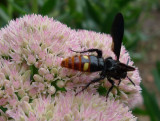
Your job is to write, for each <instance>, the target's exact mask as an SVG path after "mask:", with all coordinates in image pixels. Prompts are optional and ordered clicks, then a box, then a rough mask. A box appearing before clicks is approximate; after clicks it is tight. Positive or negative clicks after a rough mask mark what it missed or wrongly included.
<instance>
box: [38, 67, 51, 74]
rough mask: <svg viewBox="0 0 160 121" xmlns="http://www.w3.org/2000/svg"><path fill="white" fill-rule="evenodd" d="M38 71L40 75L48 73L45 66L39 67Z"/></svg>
mask: <svg viewBox="0 0 160 121" xmlns="http://www.w3.org/2000/svg"><path fill="white" fill-rule="evenodd" d="M38 73H39V74H40V75H41V76H43V75H45V74H48V73H49V71H48V70H47V69H45V68H40V69H39V70H38Z"/></svg>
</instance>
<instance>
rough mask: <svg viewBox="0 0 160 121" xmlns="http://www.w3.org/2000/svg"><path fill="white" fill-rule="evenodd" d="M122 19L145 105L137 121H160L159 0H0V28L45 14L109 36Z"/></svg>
mask: <svg viewBox="0 0 160 121" xmlns="http://www.w3.org/2000/svg"><path fill="white" fill-rule="evenodd" d="M117 12H122V14H123V15H124V19H125V33H124V34H125V35H124V40H123V44H124V45H125V46H126V48H127V50H128V51H129V52H130V55H131V57H132V59H133V61H134V62H135V65H136V66H137V67H138V68H139V70H140V75H141V77H142V83H141V87H142V95H143V99H144V103H143V104H142V105H141V106H139V107H136V108H134V109H133V110H132V111H133V113H134V115H136V116H137V117H138V121H160V47H159V46H160V1H159V0H0V27H4V26H5V25H7V23H8V21H10V20H11V19H15V18H17V17H21V16H23V15H25V14H32V13H35V14H41V15H48V16H49V17H53V18H54V19H56V20H58V21H60V22H62V23H64V24H67V25H68V26H69V27H71V28H73V29H87V30H93V31H96V32H102V33H110V28H111V24H112V22H113V18H114V16H115V15H116V13H117Z"/></svg>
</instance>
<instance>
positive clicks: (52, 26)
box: [0, 14, 141, 121]
mask: <svg viewBox="0 0 160 121" xmlns="http://www.w3.org/2000/svg"><path fill="white" fill-rule="evenodd" d="M111 44H112V38H111V37H110V35H106V34H100V33H95V32H91V31H84V30H79V31H76V30H72V29H70V28H69V27H67V26H66V25H64V24H61V23H60V22H58V21H55V20H53V19H51V18H48V17H46V16H45V17H42V16H40V15H34V14H33V15H26V16H24V17H23V18H19V19H16V20H13V21H10V23H9V25H8V26H6V27H4V28H2V29H1V30H0V113H1V115H0V119H1V120H4V121H5V120H9V119H10V118H11V120H12V119H13V120H31V119H33V120H34V119H35V120H43V119H45V120H49V119H52V120H57V121H58V120H82V119H84V120H95V119H101V120H104V119H105V118H107V119H110V120H112V119H111V118H109V116H108V115H110V116H111V115H112V116H113V117H112V118H113V119H114V118H115V119H114V120H115V121H117V120H118V119H120V120H124V118H126V119H135V118H134V117H133V116H132V115H131V113H130V112H128V110H129V109H128V108H127V107H123V106H122V104H121V103H123V104H125V106H129V107H134V106H135V105H136V104H137V103H139V102H141V95H140V90H141V88H140V86H139V84H140V80H141V79H140V77H139V73H138V69H136V71H134V72H130V73H128V76H129V77H130V78H131V79H132V80H133V82H134V83H135V85H136V86H133V85H132V84H131V83H130V81H129V80H128V79H123V80H122V82H121V84H120V85H119V87H118V86H117V85H116V87H115V88H114V89H113V91H112V92H111V94H110V95H109V101H107V103H106V102H105V101H104V99H103V98H102V97H99V96H98V95H99V93H98V91H97V88H98V87H99V86H100V87H102V88H104V89H105V90H108V89H109V87H110V86H111V85H110V83H109V82H108V81H107V79H105V80H102V81H101V82H100V83H96V84H93V85H91V86H90V87H89V88H88V89H87V91H88V93H86V92H84V94H80V95H78V96H77V97H75V96H74V93H75V92H74V91H75V90H79V89H80V88H82V86H84V85H86V84H87V83H88V82H90V81H91V80H92V79H94V78H96V77H97V76H99V73H98V72H96V73H82V72H78V71H75V70H70V69H65V68H62V67H61V66H60V63H61V61H62V59H63V58H66V57H68V56H72V55H74V53H73V52H71V51H70V50H69V48H72V49H73V50H85V49H89V48H99V49H102V51H103V57H104V58H106V57H108V56H111V57H112V58H115V55H114V53H113V52H112V51H111ZM128 59H130V57H129V54H128V53H127V51H126V50H125V48H124V46H122V50H121V56H120V61H121V62H123V63H127V61H128ZM129 65H133V62H132V61H130V62H129ZM115 82H117V80H115ZM116 84H117V83H116ZM68 91H71V92H70V94H69V93H67V94H66V96H64V95H62V94H61V93H63V92H68ZM57 94H60V96H57ZM93 94H94V95H93ZM87 95H88V96H87ZM89 95H90V96H89ZM45 97H47V98H45ZM51 97H52V98H51ZM82 98H83V99H82ZM95 98H96V99H95ZM110 99H112V101H110ZM80 100H83V102H86V104H85V103H84V104H80V102H79V101H80ZM63 101H64V102H63ZM68 101H69V102H68ZM87 101H88V102H87ZM96 101H97V102H98V103H97V102H96ZM89 102H90V103H91V104H92V105H95V104H96V103H97V104H98V106H95V107H96V109H95V108H93V106H91V105H90V103H89ZM100 102H101V103H100ZM114 104H115V105H116V106H117V109H114V108H115V107H114ZM65 105H66V106H68V107H67V109H66V111H69V112H65V110H64V112H63V111H62V109H61V108H63V107H62V106H65ZM87 105H90V106H87ZM34 106H35V107H34ZM79 106H80V107H79ZM79 108H81V109H80V110H79ZM108 109H112V110H111V111H110V112H109V111H105V110H108ZM118 109H119V111H118ZM123 111H124V112H123ZM93 112H94V113H96V114H97V115H93ZM98 112H99V113H98ZM114 113H117V114H116V117H114V115H115V114H114ZM121 113H122V114H123V115H122V114H121ZM53 115H54V117H53ZM55 116H56V117H55ZM61 116H62V118H60V117H61ZM91 117H92V118H91Z"/></svg>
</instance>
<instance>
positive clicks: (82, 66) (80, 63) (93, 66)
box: [61, 55, 104, 72]
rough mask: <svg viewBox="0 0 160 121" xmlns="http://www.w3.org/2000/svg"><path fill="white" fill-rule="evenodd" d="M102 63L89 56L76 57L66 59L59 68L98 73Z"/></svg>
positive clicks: (98, 59)
mask: <svg viewBox="0 0 160 121" xmlns="http://www.w3.org/2000/svg"><path fill="white" fill-rule="evenodd" d="M103 65H104V62H103V59H102V58H97V57H96V56H90V55H79V56H78V55H76V56H72V57H69V58H66V59H64V60H63V61H62V63H61V66H62V67H66V68H70V69H74V70H78V71H84V72H95V71H100V70H101V69H102V68H103Z"/></svg>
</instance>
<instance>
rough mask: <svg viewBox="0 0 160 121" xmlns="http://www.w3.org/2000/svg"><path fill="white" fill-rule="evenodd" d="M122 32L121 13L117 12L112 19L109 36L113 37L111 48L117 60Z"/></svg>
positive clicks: (122, 21)
mask: <svg viewBox="0 0 160 121" xmlns="http://www.w3.org/2000/svg"><path fill="white" fill-rule="evenodd" d="M123 34H124V20H123V15H122V14H121V13H118V14H117V15H116V17H115V19H114V21H113V24H112V29H111V36H112V39H113V43H112V50H113V52H114V53H115V55H116V56H117V60H119V56H120V51H121V44H122V39H123Z"/></svg>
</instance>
